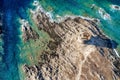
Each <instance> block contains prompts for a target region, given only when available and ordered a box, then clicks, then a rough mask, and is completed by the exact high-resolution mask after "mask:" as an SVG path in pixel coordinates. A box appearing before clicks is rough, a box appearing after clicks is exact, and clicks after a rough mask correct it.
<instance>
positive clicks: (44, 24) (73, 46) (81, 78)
mask: <svg viewBox="0 0 120 80" xmlns="http://www.w3.org/2000/svg"><path fill="white" fill-rule="evenodd" d="M32 15H33V16H32V19H33V20H34V22H35V23H36V25H37V28H38V29H39V30H40V31H41V30H42V31H44V32H46V33H47V34H48V35H49V36H50V38H51V40H50V41H49V43H48V44H47V49H46V50H44V51H42V53H41V54H40V57H39V62H38V64H37V65H33V66H29V65H24V66H23V69H24V71H25V73H26V80H120V79H119V76H120V68H119V65H120V62H119V58H118V56H117V55H116V53H115V52H114V49H115V48H116V47H117V43H116V42H114V41H113V40H110V39H109V38H108V37H106V36H105V35H104V34H103V33H102V31H101V30H100V29H99V28H98V26H97V24H96V20H88V19H84V18H81V17H74V18H72V17H67V18H66V19H64V20H62V21H60V22H59V23H57V22H51V21H50V18H49V17H48V16H47V15H46V14H45V13H44V12H42V11H36V12H34V13H33V14H32ZM29 27H30V26H29ZM23 28H25V29H23V33H24V34H23V40H24V41H28V40H29V39H39V38H38V37H39V36H38V35H37V32H35V31H34V30H32V28H28V27H27V25H26V26H24V27H23ZM113 44H114V46H113Z"/></svg>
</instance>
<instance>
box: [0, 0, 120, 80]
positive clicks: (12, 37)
mask: <svg viewBox="0 0 120 80" xmlns="http://www.w3.org/2000/svg"><path fill="white" fill-rule="evenodd" d="M33 1H35V0H0V11H1V12H2V13H3V14H4V15H3V36H2V38H1V37H0V80H24V73H23V72H22V70H21V66H22V65H23V64H25V63H27V64H29V65H32V64H33V63H36V62H37V60H36V59H34V60H32V61H31V60H30V59H28V58H29V56H33V58H36V56H38V55H39V53H37V52H36V51H38V50H42V47H38V48H37V47H36V46H38V43H41V45H43V44H42V42H40V40H39V41H38V42H36V43H34V42H33V41H30V42H27V43H25V44H24V43H23V42H22V38H21V37H20V35H21V34H22V32H21V27H20V25H21V24H20V23H19V20H20V19H24V20H27V21H28V22H29V23H30V24H31V25H32V28H35V27H36V25H35V24H34V22H33V21H32V20H31V17H30V16H31V14H30V12H29V10H28V9H34V8H35V5H32V2H33ZM37 1H39V4H38V5H41V6H42V7H43V9H45V10H46V11H48V12H50V13H51V14H52V15H53V16H52V17H53V19H56V18H57V17H58V16H61V17H63V16H65V15H77V16H84V17H90V18H97V19H99V20H100V24H99V27H100V28H101V29H102V31H103V32H104V33H105V34H106V35H107V36H108V37H110V38H111V39H113V40H114V41H116V42H117V43H118V44H119V45H118V47H117V51H118V52H120V37H119V35H120V10H114V9H112V8H111V7H110V6H111V5H118V6H120V1H119V0H101V1H100V0H87V1H86V0H37ZM35 30H36V31H37V28H35ZM39 35H41V36H42V38H46V36H47V34H44V33H43V32H39ZM45 40H47V38H46V39H45ZM32 43H34V45H33V44H32ZM39 48H41V49H39ZM35 52H36V53H37V54H36V55H34V54H35Z"/></svg>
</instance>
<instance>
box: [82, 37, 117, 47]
mask: <svg viewBox="0 0 120 80" xmlns="http://www.w3.org/2000/svg"><path fill="white" fill-rule="evenodd" d="M84 43H85V44H88V45H95V46H97V47H106V48H117V46H118V43H117V42H115V41H114V40H111V39H108V38H105V39H104V38H102V37H100V36H91V38H90V39H89V40H85V41H84Z"/></svg>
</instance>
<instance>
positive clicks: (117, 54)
mask: <svg viewBox="0 0 120 80" xmlns="http://www.w3.org/2000/svg"><path fill="white" fill-rule="evenodd" d="M113 50H114V52H115V53H116V56H117V57H120V55H119V53H118V52H117V50H116V49H113Z"/></svg>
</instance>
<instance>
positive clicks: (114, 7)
mask: <svg viewBox="0 0 120 80" xmlns="http://www.w3.org/2000/svg"><path fill="white" fill-rule="evenodd" d="M110 7H111V9H112V10H120V6H118V5H110Z"/></svg>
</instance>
